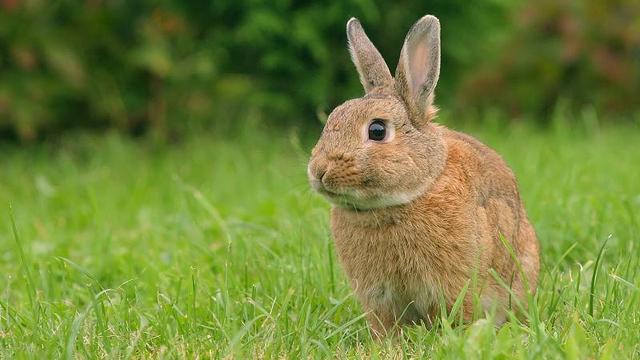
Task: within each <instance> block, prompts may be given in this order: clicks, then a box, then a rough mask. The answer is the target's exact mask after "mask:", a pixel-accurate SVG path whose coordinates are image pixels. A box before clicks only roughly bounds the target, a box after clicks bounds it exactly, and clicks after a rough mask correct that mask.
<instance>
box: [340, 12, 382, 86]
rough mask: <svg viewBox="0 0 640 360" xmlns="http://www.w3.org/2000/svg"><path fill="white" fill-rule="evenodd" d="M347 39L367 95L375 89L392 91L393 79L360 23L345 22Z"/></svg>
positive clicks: (354, 21) (352, 19) (352, 20)
mask: <svg viewBox="0 0 640 360" xmlns="http://www.w3.org/2000/svg"><path fill="white" fill-rule="evenodd" d="M347 39H348V40H349V53H351V59H352V60H353V63H354V64H355V65H356V69H357V70H358V75H360V82H361V83H362V87H364V91H365V92H366V93H367V94H368V93H370V92H371V91H373V90H375V89H391V91H393V77H391V72H390V71H389V67H388V66H387V64H386V63H385V62H384V59H383V58H382V55H380V52H379V51H378V49H376V47H375V46H374V45H373V43H372V42H371V40H369V37H367V34H365V32H364V29H363V28H362V25H360V21H358V19H356V18H351V19H350V20H349V22H347Z"/></svg>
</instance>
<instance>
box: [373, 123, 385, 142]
mask: <svg viewBox="0 0 640 360" xmlns="http://www.w3.org/2000/svg"><path fill="white" fill-rule="evenodd" d="M386 136H387V126H386V125H385V124H384V121H382V120H380V119H375V120H373V122H372V123H371V124H369V139H371V140H374V141H382V140H384V138H385V137H386Z"/></svg>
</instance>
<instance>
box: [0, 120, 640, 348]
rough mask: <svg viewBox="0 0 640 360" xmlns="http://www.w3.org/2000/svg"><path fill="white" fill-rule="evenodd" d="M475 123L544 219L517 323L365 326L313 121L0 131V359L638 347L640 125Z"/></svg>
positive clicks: (539, 221) (537, 221)
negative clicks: (48, 133)
mask: <svg viewBox="0 0 640 360" xmlns="http://www.w3.org/2000/svg"><path fill="white" fill-rule="evenodd" d="M469 132H471V133H472V134H474V135H476V136H477V137H478V138H480V139H481V140H482V141H484V142H485V143H487V144H489V145H491V146H492V147H494V148H495V149H497V150H498V151H499V152H500V153H501V154H503V156H504V157H505V159H506V160H507V161H508V163H509V164H510V165H511V166H512V167H513V169H514V170H515V172H516V174H517V176H518V179H519V182H520V190H521V193H522V195H523V197H524V200H525V202H526V204H527V208H528V211H529V216H530V218H531V220H532V222H533V224H534V225H535V227H536V229H537V231H538V236H539V238H540V242H541V255H542V260H543V261H542V273H541V282H540V287H539V292H538V294H537V296H536V298H535V306H533V307H531V309H530V311H529V321H528V324H523V323H519V322H517V321H516V320H513V321H511V322H509V323H507V324H506V325H504V326H503V327H501V328H496V327H495V326H494V325H493V324H492V323H491V320H486V319H480V320H478V321H476V322H474V323H473V324H471V325H468V326H457V327H456V326H451V323H452V322H455V316H453V317H452V316H446V314H443V319H442V321H441V323H440V325H439V326H438V327H436V328H434V329H432V330H427V329H425V328H423V327H412V328H410V329H408V330H407V331H406V334H405V335H404V336H403V337H402V338H397V339H395V340H392V341H386V342H384V343H381V344H379V343H376V342H375V341H373V340H372V339H371V335H370V333H369V331H368V330H367V327H366V323H365V321H364V319H363V316H362V312H361V309H360V307H359V305H358V304H357V302H356V301H355V299H354V297H353V296H352V295H351V291H350V288H349V286H348V284H347V281H346V278H345V275H344V274H343V272H342V270H341V268H340V266H339V264H338V263H337V261H336V259H335V254H334V250H333V244H332V240H331V238H330V234H329V227H328V220H329V218H328V210H329V205H328V204H327V203H326V202H325V201H324V200H323V199H322V198H320V197H319V196H318V195H316V194H314V193H313V192H312V191H310V189H309V186H308V185H307V182H306V161H307V158H308V153H309V149H310V146H311V145H312V144H313V141H314V138H313V136H317V134H314V135H312V136H306V135H304V136H303V135H300V133H299V132H296V131H293V130H291V131H288V130H261V131H259V130H257V129H254V128H249V129H248V130H245V131H244V132H243V133H242V134H240V135H237V136H235V137H233V138H229V137H227V136H224V135H222V134H215V133H201V134H194V135H192V136H189V137H186V138H184V139H183V140H182V141H181V142H178V143H176V144H171V145H162V144H159V143H157V142H154V141H151V140H144V141H136V140H132V139H129V138H126V137H122V136H119V135H113V134H111V135H103V136H94V135H86V134H85V135H83V134H69V135H65V137H64V138H62V139H60V140H57V141H51V142H48V143H44V144H39V145H29V146H27V147H22V148H21V147H17V146H15V145H1V146H0V151H1V153H2V160H0V213H1V214H2V215H1V217H0V273H1V274H2V277H1V285H0V358H2V359H10V358H40V359H45V358H62V357H67V358H101V357H112V358H128V357H132V358H195V357H201V358H209V357H224V356H231V357H235V358H251V357H257V358H275V357H285V358H291V359H297V358H309V357H312V358H315V357H329V356H330V357H339V358H361V357H372V358H377V357H380V358H402V357H410V358H411V357H412V358H425V357H433V358H438V359H440V358H451V359H461V358H541V357H544V358H555V357H566V358H576V359H577V358H587V357H599V358H603V359H606V358H633V357H640V344H639V343H640V335H639V334H640V274H639V265H640V260H639V259H640V256H638V255H639V251H640V168H639V164H640V129H639V128H638V126H637V125H626V126H624V127H621V126H619V127H608V126H605V127H602V128H599V127H598V126H595V125H593V124H592V126H584V127H580V130H576V129H573V130H572V129H570V128H568V127H564V126H556V127H555V128H553V129H551V130H546V131H541V130H536V129H531V128H527V127H524V126H510V127H506V128H503V127H499V126H491V127H484V128H481V127H473V128H471V129H470V130H469ZM12 219H15V220H12ZM14 225H15V227H14ZM605 242H606V245H605ZM603 246H604V248H603ZM601 249H603V253H602V256H601V260H600V261H599V262H598V261H597V259H598V255H599V253H600V251H601ZM451 266H455V264H451Z"/></svg>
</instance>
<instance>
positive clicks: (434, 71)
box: [396, 15, 440, 123]
mask: <svg viewBox="0 0 640 360" xmlns="http://www.w3.org/2000/svg"><path fill="white" fill-rule="evenodd" d="M439 76H440V22H439V21H438V18H436V17H435V16H432V15H426V16H424V17H422V18H421V19H420V20H418V21H417V22H416V23H415V24H414V25H413V27H411V30H409V33H408V34H407V37H406V38H405V40H404V45H403V46H402V51H401V53H400V61H399V62H398V67H397V68H396V90H397V91H398V93H399V94H400V95H401V96H402V98H403V99H404V101H405V102H406V103H407V106H408V107H409V110H410V111H411V112H412V115H413V117H414V119H415V121H417V122H418V123H424V122H426V121H429V117H430V115H431V113H432V111H430V107H431V105H432V103H433V90H434V89H435V87H436V84H437V83H438V77H439Z"/></svg>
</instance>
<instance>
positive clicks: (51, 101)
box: [0, 0, 640, 142]
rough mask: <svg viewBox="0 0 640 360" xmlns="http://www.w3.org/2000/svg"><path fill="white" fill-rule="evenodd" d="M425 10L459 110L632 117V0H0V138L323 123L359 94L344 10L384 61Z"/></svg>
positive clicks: (637, 63)
mask: <svg viewBox="0 0 640 360" xmlns="http://www.w3.org/2000/svg"><path fill="white" fill-rule="evenodd" d="M426 13H431V14H434V15H436V16H438V17H439V18H440V20H441V22H442V24H443V29H442V39H443V59H442V62H443V65H442V66H443V67H442V69H443V70H442V77H441V81H440V84H439V88H438V99H437V102H438V104H439V105H440V106H441V107H442V108H444V111H445V112H446V113H448V114H453V115H455V118H456V119H461V120H456V121H473V120H474V119H482V118H483V114H485V113H486V112H488V111H489V112H491V113H492V114H500V115H501V118H503V119H505V120H508V121H531V122H536V123H540V124H541V125H544V124H546V123H548V122H549V119H550V118H552V117H551V116H550V114H552V113H553V112H554V111H555V110H556V109H557V108H558V106H561V107H562V109H563V111H567V112H572V113H581V112H584V111H589V112H592V113H595V114H597V115H598V116H599V118H600V119H603V120H605V121H610V122H621V121H629V120H631V121H634V119H637V118H638V117H637V116H636V115H635V114H637V113H638V110H639V108H640V101H638V99H640V1H616V0H584V1H568V0H536V1H534V0H526V1H509V0H475V1H466V0H432V1H390V0H375V1H374V0H345V1H340V2H334V1H291V0H275V1H268V2H267V1H258V0H234V1H231V0H216V1H212V2H207V1H178V0H163V1H145V0H140V1H125V0H111V1H101V0H86V1H72V0H57V1H50V0H24V1H23V0H0V139H2V140H6V139H12V140H16V141H19V142H26V141H34V140H39V139H43V138H47V137H51V136H54V135H56V134H59V133H61V132H65V131H68V130H69V129H77V128H82V129H93V130H97V131H103V130H106V129H117V130H119V131H122V132H125V133H131V134H136V135H138V134H150V133H153V134H156V135H158V136H160V137H162V138H167V139H170V138H171V137H172V136H173V135H179V134H181V133H183V132H185V131H188V130H189V129H194V128H195V129H202V128H214V129H216V130H218V131H221V130H224V131H239V129H241V127H242V126H243V125H244V124H245V123H246V121H249V120H250V121H253V122H261V123H266V124H268V125H270V126H271V125H275V126H296V127H302V128H304V127H309V126H318V124H319V121H318V120H319V119H322V118H323V116H325V114H326V113H328V112H330V111H331V109H332V108H333V107H334V106H336V105H337V104H339V103H340V102H342V101H344V100H345V99H347V98H350V97H355V96H358V95H359V94H361V92H362V90H361V88H360V85H359V83H358V79H357V75H356V73H355V69H354V67H353V65H352V64H351V62H350V59H349V56H348V53H347V50H346V46H345V44H346V40H345V34H344V25H345V23H346V21H347V20H348V18H349V17H351V16H356V17H358V18H359V19H360V20H361V21H362V23H363V25H364V27H365V29H366V31H367V32H368V34H369V36H370V37H371V39H372V40H373V41H374V43H375V44H376V45H377V46H378V48H379V49H380V51H381V52H382V54H383V56H384V57H385V59H386V60H387V62H388V63H389V65H390V68H391V69H392V70H393V69H395V64H396V62H397V58H398V54H399V51H400V47H401V44H402V41H403V38H404V35H405V34H406V32H407V30H408V28H409V27H410V26H411V24H412V23H413V22H414V21H415V20H416V19H418V18H419V17H420V16H422V15H424V14H426ZM568 118H569V119H571V118H572V117H568ZM569 121H570V120H569ZM636 121H637V120H636ZM2 140H0V141H2Z"/></svg>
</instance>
